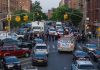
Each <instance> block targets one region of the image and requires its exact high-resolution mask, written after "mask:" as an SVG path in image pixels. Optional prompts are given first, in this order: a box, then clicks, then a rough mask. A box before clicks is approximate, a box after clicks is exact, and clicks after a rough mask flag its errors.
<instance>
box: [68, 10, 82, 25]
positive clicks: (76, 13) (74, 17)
mask: <svg viewBox="0 0 100 70" xmlns="http://www.w3.org/2000/svg"><path fill="white" fill-rule="evenodd" d="M70 16H71V21H72V23H73V25H74V26H78V25H79V23H80V22H81V21H82V18H83V14H82V13H81V11H80V10H79V9H76V10H73V12H72V14H71V15H70Z"/></svg>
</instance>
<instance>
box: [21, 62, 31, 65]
mask: <svg viewBox="0 0 100 70" xmlns="http://www.w3.org/2000/svg"><path fill="white" fill-rule="evenodd" d="M31 63H32V62H25V63H21V65H26V64H28V65H29V64H31Z"/></svg>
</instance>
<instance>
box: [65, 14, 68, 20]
mask: <svg viewBox="0 0 100 70" xmlns="http://www.w3.org/2000/svg"><path fill="white" fill-rule="evenodd" d="M66 20H68V14H67V13H65V14H64V21H66Z"/></svg>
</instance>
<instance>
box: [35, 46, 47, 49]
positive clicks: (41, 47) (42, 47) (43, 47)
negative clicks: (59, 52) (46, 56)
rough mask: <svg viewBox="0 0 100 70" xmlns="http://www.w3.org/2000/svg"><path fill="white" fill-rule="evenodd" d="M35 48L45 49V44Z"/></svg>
mask: <svg viewBox="0 0 100 70" xmlns="http://www.w3.org/2000/svg"><path fill="white" fill-rule="evenodd" d="M36 49H47V47H46V46H36Z"/></svg>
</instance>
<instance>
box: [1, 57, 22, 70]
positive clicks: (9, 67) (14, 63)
mask: <svg viewBox="0 0 100 70" xmlns="http://www.w3.org/2000/svg"><path fill="white" fill-rule="evenodd" d="M1 63H2V68H3V70H13V69H14V70H21V63H20V61H19V60H18V58H17V57H16V56H6V57H4V58H3V59H2V62H1Z"/></svg>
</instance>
